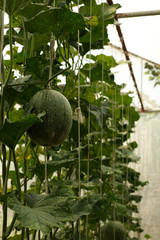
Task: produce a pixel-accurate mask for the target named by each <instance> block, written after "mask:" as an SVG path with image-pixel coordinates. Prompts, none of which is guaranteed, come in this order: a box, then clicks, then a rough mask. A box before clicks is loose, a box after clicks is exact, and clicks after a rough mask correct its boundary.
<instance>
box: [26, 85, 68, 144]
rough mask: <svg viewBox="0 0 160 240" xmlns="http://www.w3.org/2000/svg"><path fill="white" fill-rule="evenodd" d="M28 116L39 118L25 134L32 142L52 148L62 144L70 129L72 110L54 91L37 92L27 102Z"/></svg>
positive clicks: (61, 96)
mask: <svg viewBox="0 0 160 240" xmlns="http://www.w3.org/2000/svg"><path fill="white" fill-rule="evenodd" d="M27 113H29V114H31V113H34V114H36V115H37V116H38V115H39V116H41V120H42V122H40V123H36V124H34V125H33V126H32V127H31V128H30V129H29V130H28V131H27V132H28V135H29V137H30V138H31V139H32V140H33V142H35V143H37V144H39V145H42V146H54V145H57V144H60V143H62V142H63V140H64V139H65V138H66V137H67V136H68V134H69V132H70V130H71V127H72V109H71V106H70V104H69V102H68V100H67V98H66V97H65V96H64V95H62V94H61V93H59V92H58V91H55V90H50V89H44V90H41V91H39V92H37V93H36V94H35V95H34V96H33V97H32V98H31V100H30V102H29V111H28V112H27Z"/></svg>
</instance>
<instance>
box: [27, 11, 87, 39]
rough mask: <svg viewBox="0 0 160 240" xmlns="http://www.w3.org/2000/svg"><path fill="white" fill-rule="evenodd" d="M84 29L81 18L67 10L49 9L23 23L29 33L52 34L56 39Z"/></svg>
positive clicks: (83, 22)
mask: <svg viewBox="0 0 160 240" xmlns="http://www.w3.org/2000/svg"><path fill="white" fill-rule="evenodd" d="M84 27H85V21H84V19H83V17H82V16H81V15H80V14H78V13H75V12H72V11H70V10H69V9H67V8H65V9H61V8H51V9H49V10H47V11H41V12H40V13H39V14H37V15H36V16H35V17H34V18H32V19H31V20H29V21H26V22H25V28H26V30H27V31H28V32H30V33H40V34H43V33H46V32H53V34H54V35H55V36H56V37H60V36H62V35H65V34H76V32H77V31H78V30H80V29H84Z"/></svg>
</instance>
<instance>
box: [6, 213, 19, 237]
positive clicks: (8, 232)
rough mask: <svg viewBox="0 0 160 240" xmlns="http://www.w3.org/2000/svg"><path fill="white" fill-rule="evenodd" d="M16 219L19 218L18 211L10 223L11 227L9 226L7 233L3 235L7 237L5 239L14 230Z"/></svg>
mask: <svg viewBox="0 0 160 240" xmlns="http://www.w3.org/2000/svg"><path fill="white" fill-rule="evenodd" d="M16 219H17V213H15V214H14V216H13V219H12V222H11V223H10V225H9V227H8V228H7V231H6V233H5V234H4V236H3V237H5V238H4V239H7V237H8V236H9V235H10V233H11V232H12V230H13V226H14V224H15V221H16Z"/></svg>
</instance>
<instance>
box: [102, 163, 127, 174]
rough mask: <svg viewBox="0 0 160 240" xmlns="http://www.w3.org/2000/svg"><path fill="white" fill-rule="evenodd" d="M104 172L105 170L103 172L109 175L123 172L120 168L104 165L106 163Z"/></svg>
mask: <svg viewBox="0 0 160 240" xmlns="http://www.w3.org/2000/svg"><path fill="white" fill-rule="evenodd" d="M102 172H103V174H107V175H109V174H111V175H112V174H114V173H116V174H122V171H121V170H119V169H118V168H111V167H107V166H104V165H102Z"/></svg>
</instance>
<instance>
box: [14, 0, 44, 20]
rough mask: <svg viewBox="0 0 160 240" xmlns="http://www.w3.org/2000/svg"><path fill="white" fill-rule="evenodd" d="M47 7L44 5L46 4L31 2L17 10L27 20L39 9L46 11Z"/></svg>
mask: <svg viewBox="0 0 160 240" xmlns="http://www.w3.org/2000/svg"><path fill="white" fill-rule="evenodd" d="M48 9H49V8H48V7H47V6H46V4H42V3H33V2H31V3H29V4H28V5H27V6H25V7H24V8H23V9H21V10H20V11H18V14H19V15H21V16H23V17H25V18H26V19H28V20H29V19H31V18H33V17H35V15H37V14H38V13H40V12H41V11H47V10H48Z"/></svg>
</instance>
